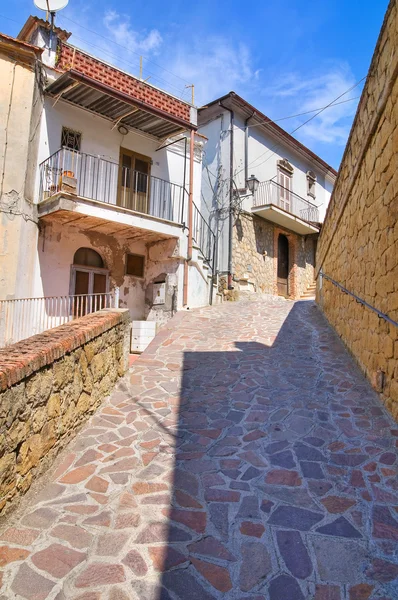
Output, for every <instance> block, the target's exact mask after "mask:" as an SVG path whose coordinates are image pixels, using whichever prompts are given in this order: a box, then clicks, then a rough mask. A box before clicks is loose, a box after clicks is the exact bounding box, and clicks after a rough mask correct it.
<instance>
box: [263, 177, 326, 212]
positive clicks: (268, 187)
mask: <svg viewBox="0 0 398 600" xmlns="http://www.w3.org/2000/svg"><path fill="white" fill-rule="evenodd" d="M282 190H283V194H282V193H281V191H282ZM269 204H273V205H274V206H277V207H278V208H281V209H282V210H285V211H286V212H288V213H290V214H292V215H294V216H296V217H299V218H300V219H302V220H303V221H310V222H314V223H316V222H318V221H319V211H318V207H317V206H316V205H315V204H313V203H312V202H310V201H309V200H306V199H305V198H302V197H301V196H299V195H298V194H296V193H295V192H293V191H292V190H289V188H286V187H284V186H283V185H280V184H279V183H277V182H276V181H273V180H272V179H270V180H268V181H263V182H262V183H260V184H259V186H258V188H257V191H256V192H255V194H254V204H253V206H254V207H255V208H258V207H259V206H266V205H269Z"/></svg>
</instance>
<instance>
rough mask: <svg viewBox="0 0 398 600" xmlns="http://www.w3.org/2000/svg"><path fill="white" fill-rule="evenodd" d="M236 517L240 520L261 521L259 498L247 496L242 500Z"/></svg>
mask: <svg viewBox="0 0 398 600" xmlns="http://www.w3.org/2000/svg"><path fill="white" fill-rule="evenodd" d="M236 517H237V518H238V519H260V511H259V507H258V499H257V497H256V496H245V497H244V498H243V499H242V502H241V504H240V507H239V510H238V512H237V515H236Z"/></svg>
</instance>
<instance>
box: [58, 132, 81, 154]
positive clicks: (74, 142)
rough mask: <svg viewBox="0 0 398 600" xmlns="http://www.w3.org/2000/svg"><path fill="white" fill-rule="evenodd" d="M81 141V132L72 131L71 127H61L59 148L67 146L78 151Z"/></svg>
mask: <svg viewBox="0 0 398 600" xmlns="http://www.w3.org/2000/svg"><path fill="white" fill-rule="evenodd" d="M81 141H82V134H81V133H79V132H78V131H73V129H69V128H68V127H62V133H61V148H69V150H75V151H76V152H80V146H81Z"/></svg>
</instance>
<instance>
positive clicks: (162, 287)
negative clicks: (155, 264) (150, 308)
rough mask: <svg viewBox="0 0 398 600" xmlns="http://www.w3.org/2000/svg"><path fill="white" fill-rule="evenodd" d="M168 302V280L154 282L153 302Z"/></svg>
mask: <svg viewBox="0 0 398 600" xmlns="http://www.w3.org/2000/svg"><path fill="white" fill-rule="evenodd" d="M165 302H166V282H165V281H164V282H163V283H154V284H153V304H164V303H165Z"/></svg>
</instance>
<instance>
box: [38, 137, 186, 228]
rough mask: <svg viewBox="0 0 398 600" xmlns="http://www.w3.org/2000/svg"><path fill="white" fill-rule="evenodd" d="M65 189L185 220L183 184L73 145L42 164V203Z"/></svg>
mask: <svg viewBox="0 0 398 600" xmlns="http://www.w3.org/2000/svg"><path fill="white" fill-rule="evenodd" d="M61 191H63V192H68V193H70V194H74V195H76V196H80V197H82V198H88V199H91V200H96V201H98V202H104V203H105V204H110V205H113V206H120V207H122V208H125V209H128V210H132V211H136V212H140V213H143V214H147V215H150V216H152V217H157V218H159V219H166V220H168V221H173V222H174V223H183V222H184V221H185V214H184V210H185V204H186V203H185V194H186V192H185V190H184V188H183V187H182V186H181V185H178V184H176V183H171V182H170V181H166V180H164V179H160V178H159V177H153V176H151V175H148V174H147V173H142V172H140V171H136V170H133V169H131V168H128V167H124V166H122V165H119V164H118V163H116V162H113V161H110V160H106V159H104V158H101V157H99V156H93V155H91V154H85V153H84V152H77V151H75V150H70V149H69V148H61V149H60V150H58V151H57V152H55V153H54V154H52V155H51V156H50V157H49V158H47V159H46V160H45V161H44V162H42V163H41V165H40V189H39V202H42V201H44V200H46V199H48V198H50V197H51V196H54V194H56V193H58V192H61Z"/></svg>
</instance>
